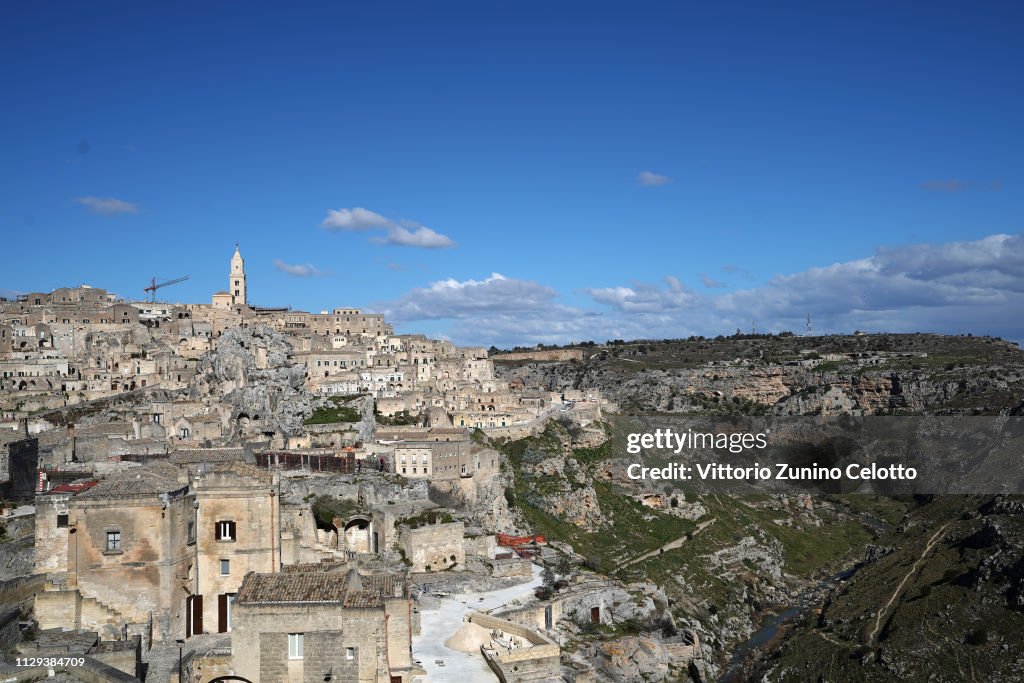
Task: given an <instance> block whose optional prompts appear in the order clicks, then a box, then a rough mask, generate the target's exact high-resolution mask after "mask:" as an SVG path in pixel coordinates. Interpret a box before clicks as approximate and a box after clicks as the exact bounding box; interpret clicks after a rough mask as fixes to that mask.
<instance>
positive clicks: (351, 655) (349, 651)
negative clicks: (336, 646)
mask: <svg viewBox="0 0 1024 683" xmlns="http://www.w3.org/2000/svg"><path fill="white" fill-rule="evenodd" d="M355 658H356V649H355V648H354V647H346V648H345V659H355Z"/></svg>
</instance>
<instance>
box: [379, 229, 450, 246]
mask: <svg viewBox="0 0 1024 683" xmlns="http://www.w3.org/2000/svg"><path fill="white" fill-rule="evenodd" d="M371 241H373V242H376V243H377V244H393V245H396V246H400V247H420V248H421V249H446V248H452V247H455V246H456V245H455V242H454V241H453V240H452V239H451V238H450V237H448V236H447V235H442V234H440V233H438V232H434V231H433V230H431V229H430V228H428V227H426V226H425V225H416V224H412V223H406V224H405V225H392V226H391V227H389V228H388V232H387V234H386V235H385V236H384V237H374V238H373V239H372V240H371Z"/></svg>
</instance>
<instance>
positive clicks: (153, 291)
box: [142, 275, 188, 303]
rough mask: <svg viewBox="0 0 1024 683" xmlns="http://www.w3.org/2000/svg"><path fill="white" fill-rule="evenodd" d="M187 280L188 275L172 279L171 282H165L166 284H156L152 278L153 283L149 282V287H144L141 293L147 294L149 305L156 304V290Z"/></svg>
mask: <svg viewBox="0 0 1024 683" xmlns="http://www.w3.org/2000/svg"><path fill="white" fill-rule="evenodd" d="M187 279H188V275H186V276H185V277H178V278H174V279H173V280H167V281H166V282H157V281H156V278H153V281H152V282H150V284H149V285H147V286H146V287H144V288H143V290H142V291H144V292H148V293H149V302H150V303H156V290H158V289H160V288H161V287H166V286H167V285H176V284H178V283H179V282H184V281H185V280H187Z"/></svg>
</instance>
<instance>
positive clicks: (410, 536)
mask: <svg viewBox="0 0 1024 683" xmlns="http://www.w3.org/2000/svg"><path fill="white" fill-rule="evenodd" d="M464 534H465V525H464V524H463V523H462V522H449V523H447V524H428V525H426V526H422V527H419V528H418V529H412V528H409V527H407V526H403V527H401V533H400V535H399V541H398V547H399V548H400V549H401V550H402V552H404V553H405V559H406V560H407V561H408V562H409V563H410V567H411V569H412V571H414V572H426V571H440V570H442V569H448V568H449V567H463V566H465V564H466V548H465V544H464V541H463V535H464Z"/></svg>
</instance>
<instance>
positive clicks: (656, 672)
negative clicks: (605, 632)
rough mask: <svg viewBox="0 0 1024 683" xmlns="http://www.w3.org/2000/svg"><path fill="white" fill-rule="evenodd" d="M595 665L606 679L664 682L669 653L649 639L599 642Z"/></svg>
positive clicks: (666, 675)
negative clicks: (597, 664) (597, 657)
mask: <svg viewBox="0 0 1024 683" xmlns="http://www.w3.org/2000/svg"><path fill="white" fill-rule="evenodd" d="M598 653H599V656H600V659H599V666H600V668H601V671H602V672H603V673H604V674H605V675H606V676H607V677H608V678H607V680H611V681H621V682H622V683H633V682H634V681H664V680H665V679H666V678H668V674H669V666H668V663H669V653H668V650H667V649H666V648H665V646H664V645H663V644H662V643H660V642H658V641H657V640H655V639H653V638H647V637H644V636H629V637H627V638H620V639H618V640H613V641H609V642H607V643H601V645H600V646H599V648H598Z"/></svg>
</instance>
